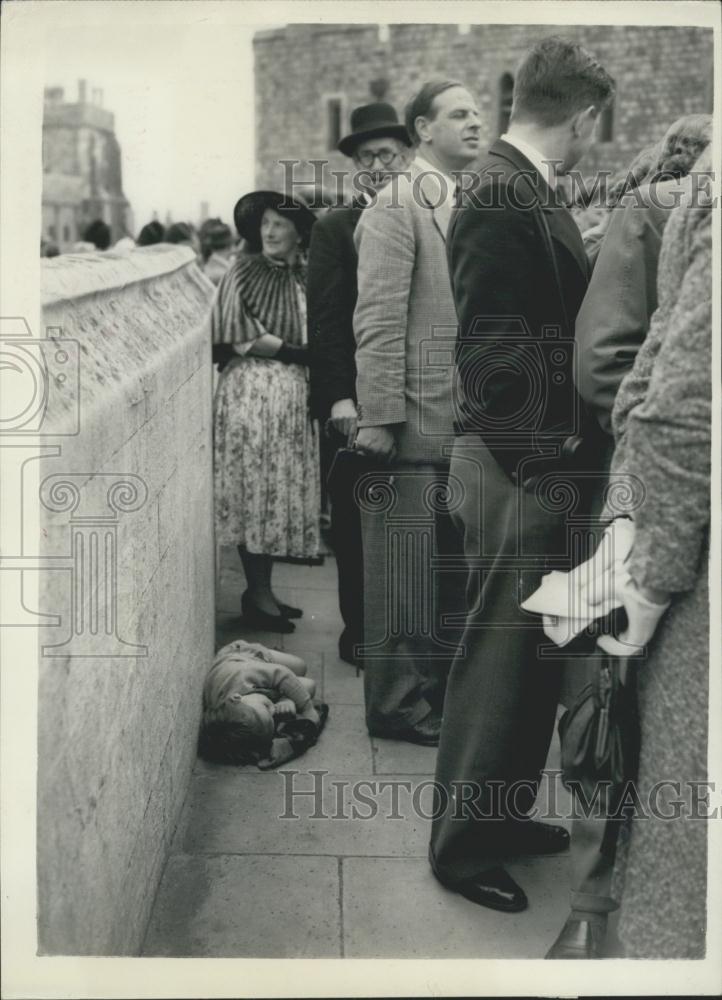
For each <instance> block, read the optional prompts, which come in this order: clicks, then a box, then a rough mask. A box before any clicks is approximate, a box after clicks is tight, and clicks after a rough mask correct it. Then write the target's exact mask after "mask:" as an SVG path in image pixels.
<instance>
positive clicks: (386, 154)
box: [355, 149, 399, 168]
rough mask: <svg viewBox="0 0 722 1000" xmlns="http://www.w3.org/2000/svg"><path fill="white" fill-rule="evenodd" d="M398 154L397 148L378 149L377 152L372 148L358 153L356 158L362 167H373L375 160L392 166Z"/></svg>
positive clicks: (385, 165)
mask: <svg viewBox="0 0 722 1000" xmlns="http://www.w3.org/2000/svg"><path fill="white" fill-rule="evenodd" d="M398 155H399V154H398V152H397V150H395V149H377V150H376V152H375V153H372V152H371V151H370V150H367V151H365V152H363V153H357V154H356V157H355V159H356V161H357V162H358V163H360V164H361V166H362V167H366V168H368V167H372V166H373V165H374V161H375V160H379V161H380V162H381V165H382V166H384V167H390V166H391V164H392V163H393V162H394V160H395V159H396V157H397V156H398Z"/></svg>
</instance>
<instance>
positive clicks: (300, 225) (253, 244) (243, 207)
mask: <svg viewBox="0 0 722 1000" xmlns="http://www.w3.org/2000/svg"><path fill="white" fill-rule="evenodd" d="M267 208H272V209H273V211H274V212H278V214H279V215H282V216H284V218H286V219H290V220H291V222H292V223H293V224H294V226H295V227H296V231H297V232H298V235H299V236H300V237H301V245H302V246H303V249H304V250H307V249H308V245H309V242H310V240H311V229H312V227H313V224H314V222H315V221H316V216H315V215H314V213H313V212H312V211H311V209H310V208H309V207H308V205H306V204H304V202H302V201H301V200H300V199H299V198H292V197H291V196H290V195H288V194H283V193H282V192H281V191H251V192H249V194H244V195H243V197H242V198H239V199H238V201H237V202H236V207H235V208H234V209H233V221H234V222H235V224H236V229H237V230H238V234H239V236H242V237H243V239H244V240H246V241H247V242H248V244H249V249H251V250H255V251H260V249H261V221H262V219H263V213H264V212H265V211H266V209H267Z"/></svg>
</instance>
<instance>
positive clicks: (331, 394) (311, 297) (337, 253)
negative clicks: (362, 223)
mask: <svg viewBox="0 0 722 1000" xmlns="http://www.w3.org/2000/svg"><path fill="white" fill-rule="evenodd" d="M362 211H363V209H362V207H361V206H360V205H352V206H350V207H346V208H338V209H335V210H333V211H330V212H327V213H326V215H324V216H322V217H321V218H320V219H319V220H318V222H317V223H316V225H315V226H314V227H313V230H312V232H311V246H310V248H309V256H308V274H307V279H306V303H307V310H308V349H309V353H310V360H311V365H310V375H311V410H312V413H313V416H314V417H318V419H319V420H322V421H325V420H327V419H328V417H329V415H330V412H331V407H332V406H333V404H334V403H335V402H337V401H338V400H339V399H353V400H355V399H356V361H355V354H356V341H355V339H354V335H353V313H354V309H355V308H356V298H357V294H358V290H357V283H356V268H357V265H358V256H357V254H356V247H355V245H354V240H353V236H354V231H355V229H356V225H357V224H358V221H359V219H360V218H361V213H362Z"/></svg>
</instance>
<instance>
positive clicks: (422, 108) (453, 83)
mask: <svg viewBox="0 0 722 1000" xmlns="http://www.w3.org/2000/svg"><path fill="white" fill-rule="evenodd" d="M452 87H463V84H462V83H459V82H458V80H429V81H428V82H427V83H425V84H424V85H423V87H422V88H421V90H420V91H419V92H418V93H417V94H415V95H414V96H413V97H412V98H411V100H410V101H409V103H408V104H407V105H406V108H405V109H404V124H405V125H406V131H407V132H408V133H409V136H410V138H411V141H412V143H413V144H414V146H418V145H419V142H420V141H421V140H420V139H419V135H418V133H417V131H416V126H415V124H414V122H415V121H416V119H417V118H430V119H431V120H432V121H433V119H434V117H435V115H436V112H435V111H434V108H433V103H434V101H435V99H436V98H437V97H438V96H439V94H443V93H444V91H445V90H451V88H452Z"/></svg>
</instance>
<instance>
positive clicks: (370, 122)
mask: <svg viewBox="0 0 722 1000" xmlns="http://www.w3.org/2000/svg"><path fill="white" fill-rule="evenodd" d="M381 135H388V136H391V137H392V138H394V139H400V140H401V142H403V143H405V144H406V145H407V146H410V145H411V139H410V138H409V133H408V132H407V131H406V126H405V125H402V124H401V123H400V122H399V119H398V115H397V114H396V109H395V108H394V107H393V106H392V105H391V104H386V102H385V101H377V102H376V103H375V104H363V105H361V107H360V108H354V109H353V111H352V112H351V131H350V132H349V134H348V135H345V136H344V137H343V139H341V141H340V142H339V144H338V146H337V149H339V150H340V151H341V152H342V153H343V154H344V156H353V152H354V150H355V149H356V147H357V146H358V144H359V143H360V142H365V141H366V140H367V139H377V138H378V137H379V136H381Z"/></svg>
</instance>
